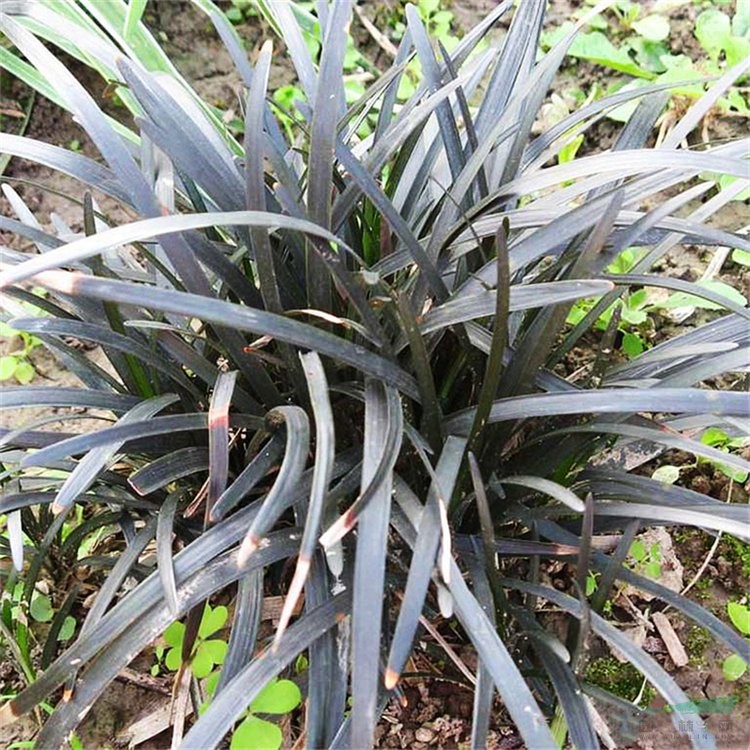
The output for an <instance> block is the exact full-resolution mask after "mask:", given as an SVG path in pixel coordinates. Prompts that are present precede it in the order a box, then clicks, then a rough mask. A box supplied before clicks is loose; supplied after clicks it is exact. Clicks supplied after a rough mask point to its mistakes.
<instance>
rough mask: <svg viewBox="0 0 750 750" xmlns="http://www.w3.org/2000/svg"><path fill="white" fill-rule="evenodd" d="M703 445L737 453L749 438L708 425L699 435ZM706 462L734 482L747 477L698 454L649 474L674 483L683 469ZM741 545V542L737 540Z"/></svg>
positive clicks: (745, 479)
mask: <svg viewBox="0 0 750 750" xmlns="http://www.w3.org/2000/svg"><path fill="white" fill-rule="evenodd" d="M700 441H701V443H702V444H703V445H707V446H709V447H710V448H716V449H717V450H719V451H721V452H722V453H727V454H729V453H732V452H734V453H739V452H740V451H741V450H742V449H743V448H745V447H747V446H748V445H750V438H748V437H730V436H729V435H728V434H727V433H726V432H724V430H721V429H719V428H718V427H709V428H708V429H707V430H705V431H704V433H703V434H702V435H701V439H700ZM705 464H708V465H710V466H713V467H715V468H716V469H717V470H718V471H720V472H721V473H722V474H724V475H725V476H727V477H729V478H730V479H732V480H733V481H735V482H739V483H740V484H744V483H745V482H746V481H747V479H748V476H749V474H748V472H747V471H744V470H742V469H738V468H736V467H735V466H731V465H729V464H726V463H723V462H722V461H719V460H716V459H714V458H711V457H708V458H706V457H703V456H698V458H697V459H696V461H695V462H693V463H684V464H681V465H680V466H674V465H673V464H662V465H661V466H659V467H658V468H657V469H655V470H654V472H653V473H652V474H651V477H652V478H653V479H657V480H658V481H660V482H665V483H666V484H675V482H677V481H678V480H679V478H680V475H681V474H682V472H683V471H685V470H688V469H695V468H696V467H699V466H701V465H705ZM737 543H738V544H739V545H742V542H739V541H738V542H737Z"/></svg>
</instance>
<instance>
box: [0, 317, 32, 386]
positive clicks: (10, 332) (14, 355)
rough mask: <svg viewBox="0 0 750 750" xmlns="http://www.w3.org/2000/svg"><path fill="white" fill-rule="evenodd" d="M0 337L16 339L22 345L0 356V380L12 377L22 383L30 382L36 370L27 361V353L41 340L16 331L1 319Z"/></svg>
mask: <svg viewBox="0 0 750 750" xmlns="http://www.w3.org/2000/svg"><path fill="white" fill-rule="evenodd" d="M0 337H3V338H7V339H9V340H12V339H14V338H15V339H18V340H19V341H20V342H21V345H22V348H21V349H17V350H15V351H13V352H11V353H10V354H6V355H4V356H2V357H0V381H5V380H11V379H12V380H16V381H17V382H19V383H21V384H22V385H25V384H26V383H30V382H31V381H32V380H33V379H34V376H35V375H36V370H34V365H32V364H31V362H30V361H29V355H30V354H31V352H32V351H33V350H34V349H36V347H37V346H39V345H40V344H41V343H42V342H41V341H40V340H39V339H38V338H37V337H36V336H32V335H31V334H30V333H25V332H24V331H17V330H16V329H15V328H11V327H10V326H9V325H8V324H7V323H5V322H3V321H0Z"/></svg>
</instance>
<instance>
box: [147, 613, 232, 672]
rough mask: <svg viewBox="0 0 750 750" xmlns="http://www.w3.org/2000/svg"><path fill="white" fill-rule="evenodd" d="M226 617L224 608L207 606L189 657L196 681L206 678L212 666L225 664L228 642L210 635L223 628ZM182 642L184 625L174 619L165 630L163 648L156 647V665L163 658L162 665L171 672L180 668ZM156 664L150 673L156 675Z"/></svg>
mask: <svg viewBox="0 0 750 750" xmlns="http://www.w3.org/2000/svg"><path fill="white" fill-rule="evenodd" d="M228 614H229V613H228V612H227V608H226V607H225V606H223V605H219V606H218V607H212V606H211V605H210V604H208V603H206V608H205V609H204V610H203V616H202V617H201V622H200V626H199V628H198V637H197V638H196V639H195V643H194V644H193V650H192V655H191V657H190V670H191V671H192V673H193V676H194V677H197V678H198V679H203V678H204V677H208V676H209V675H210V674H211V673H212V672H213V670H214V667H216V666H219V665H221V664H223V663H224V658H225V657H226V655H227V642H226V641H225V640H223V639H221V638H212V637H211V636H212V635H215V634H216V633H218V632H219V631H220V630H221V629H222V628H223V627H224V625H225V624H226V621H227V617H228ZM184 639H185V624H184V623H182V622H180V621H179V620H177V621H176V622H173V623H172V624H171V625H170V626H169V627H168V628H167V629H166V630H165V631H164V641H165V642H166V646H162V645H159V646H157V647H156V649H155V654H156V658H157V661H158V662H159V664H161V663H162V659H163V664H164V666H165V667H166V668H167V669H169V670H171V671H172V672H176V671H177V670H178V669H179V668H180V667H181V666H182V649H183V642H184ZM159 664H156V665H154V667H152V674H158V672H159Z"/></svg>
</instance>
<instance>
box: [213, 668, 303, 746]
mask: <svg viewBox="0 0 750 750" xmlns="http://www.w3.org/2000/svg"><path fill="white" fill-rule="evenodd" d="M218 682H219V672H218V671H217V672H214V673H213V674H212V675H211V676H210V677H209V678H208V680H206V686H205V687H206V693H207V694H208V695H209V696H210V697H213V694H214V692H215V690H216V686H217V684H218ZM301 703H302V694H301V693H300V689H299V687H297V684H296V683H295V682H292V680H279V679H276V680H273V681H271V682H269V683H268V685H266V686H265V687H264V688H263V690H261V692H260V694H259V695H258V697H257V698H256V699H255V700H254V701H253V702H252V703H251V704H250V708H249V709H248V711H247V713H246V714H245V716H244V718H243V719H242V720H241V721H240V723H239V724H238V725H237V726H236V727H235V729H234V732H233V733H232V739H231V740H230V743H229V748H230V750H278V748H280V747H281V743H282V742H283V739H284V738H283V735H282V733H281V729H280V728H279V727H278V725H277V724H274V723H273V722H271V721H267V720H266V719H262V718H260V716H258V714H270V715H273V716H283V715H284V714H288V713H289V712H290V711H293V710H294V709H295V708H297V706H299V705H300V704H301ZM207 707H208V703H206V704H204V706H203V707H202V708H203V709H204V710H205V708H207Z"/></svg>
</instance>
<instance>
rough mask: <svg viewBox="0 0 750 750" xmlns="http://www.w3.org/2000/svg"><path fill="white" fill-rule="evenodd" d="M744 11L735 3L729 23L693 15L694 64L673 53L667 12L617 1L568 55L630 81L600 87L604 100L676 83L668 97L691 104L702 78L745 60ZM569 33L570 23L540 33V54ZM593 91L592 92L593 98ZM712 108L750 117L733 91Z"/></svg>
mask: <svg viewBox="0 0 750 750" xmlns="http://www.w3.org/2000/svg"><path fill="white" fill-rule="evenodd" d="M588 4H590V5H593V4H594V2H590V3H588ZM745 5H746V4H745V3H738V4H737V12H736V13H735V14H734V16H733V17H732V18H730V17H729V15H727V13H725V12H724V11H723V10H719V9H718V8H715V7H711V8H707V9H705V10H703V11H702V12H701V13H700V14H699V15H698V17H697V19H696V23H695V28H694V35H695V38H696V41H697V42H698V44H699V45H700V46H701V47H702V49H703V51H704V52H705V55H703V56H702V57H699V58H696V59H692V58H691V57H688V56H687V55H685V54H682V53H679V54H675V53H674V48H673V46H672V43H671V35H672V27H671V23H670V19H669V18H668V16H667V14H666V10H664V11H662V10H660V9H659V7H658V3H657V4H656V6H654V8H653V9H651V10H652V12H648V11H647V10H646V9H645V7H644V4H643V3H636V2H630V0H618V2H615V3H613V5H612V6H611V7H610V9H609V12H608V13H607V14H606V15H598V16H595V17H594V18H593V19H591V20H590V22H589V28H590V31H588V32H584V33H581V34H579V35H578V37H577V38H576V40H575V41H574V42H573V44H572V45H571V47H570V49H569V50H568V54H569V55H570V56H571V57H574V58H577V59H579V60H586V61H588V62H592V63H594V64H596V65H601V66H603V67H606V68H609V69H610V70H613V71H615V72H618V73H625V74H626V75H627V76H629V77H630V80H629V81H628V80H626V82H625V83H623V82H622V81H614V82H612V83H611V84H609V85H608V86H606V87H604V91H605V92H606V93H607V94H611V93H614V92H616V91H627V90H632V89H637V88H642V87H644V86H646V85H648V84H649V82H651V83H675V84H679V85H677V86H676V87H675V88H674V89H673V90H672V93H673V94H675V95H679V96H686V97H690V98H696V97H698V96H700V95H701V93H702V92H703V90H704V84H703V83H702V82H699V81H700V79H701V78H703V77H704V76H706V77H708V76H716V75H719V74H721V73H722V72H723V71H724V70H726V69H727V68H731V67H732V66H734V65H737V64H738V63H739V62H741V61H742V60H744V59H745V58H747V57H748V55H750V30H749V27H750V17H749V15H748V13H747V11H746V9H745V8H744V7H743V6H745ZM582 12H583V10H579V11H577V12H575V13H574V14H573V17H574V18H577V17H579V16H580V15H581V13H582ZM570 28H572V21H567V22H565V23H563V24H562V25H561V26H558V27H556V28H552V29H550V30H548V31H546V32H544V33H543V34H542V35H541V38H540V44H541V46H542V48H543V49H549V48H550V47H551V46H552V45H553V44H555V43H556V42H557V41H559V40H560V39H562V38H563V36H564V35H565V33H567V32H568V31H569V30H570ZM691 81H696V83H694V84H693V83H690V82H691ZM596 91H597V89H594V93H596ZM717 106H718V107H719V109H720V110H722V111H724V112H732V113H734V114H735V115H740V116H744V117H747V116H750V108H748V103H747V99H746V96H745V95H744V93H743V91H742V90H741V89H740V88H737V87H735V88H732V89H730V90H729V91H728V92H727V93H726V95H725V96H723V97H721V98H720V99H719V100H718V102H717ZM634 110H635V104H634V103H626V104H624V105H622V106H621V107H617V108H616V109H614V110H613V111H611V112H610V113H609V114H608V116H609V117H610V118H611V119H614V120H617V121H620V122H625V121H627V120H628V119H629V117H630V115H631V114H632V113H633V111H634Z"/></svg>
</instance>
